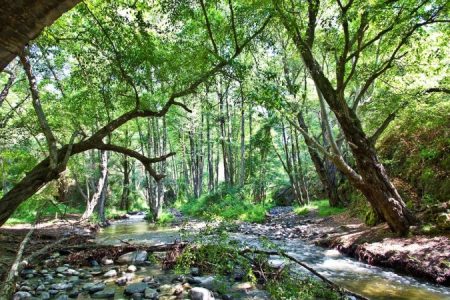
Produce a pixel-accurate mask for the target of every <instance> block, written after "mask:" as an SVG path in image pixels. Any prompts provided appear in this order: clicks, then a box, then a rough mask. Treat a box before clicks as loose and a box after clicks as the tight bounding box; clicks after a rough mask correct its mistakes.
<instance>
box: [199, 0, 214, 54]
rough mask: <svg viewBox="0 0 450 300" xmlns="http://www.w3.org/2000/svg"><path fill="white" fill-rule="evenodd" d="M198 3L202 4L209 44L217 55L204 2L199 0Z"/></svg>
mask: <svg viewBox="0 0 450 300" xmlns="http://www.w3.org/2000/svg"><path fill="white" fill-rule="evenodd" d="M200 5H201V6H202V11H203V16H204V17H205V22H206V29H207V30H208V35H209V39H210V40H211V44H212V45H213V48H214V52H215V54H216V55H217V56H218V55H219V50H218V49H217V45H216V42H215V41H214V36H213V33H212V30H211V24H210V23H209V18H208V13H207V12H206V7H205V3H204V1H203V0H200Z"/></svg>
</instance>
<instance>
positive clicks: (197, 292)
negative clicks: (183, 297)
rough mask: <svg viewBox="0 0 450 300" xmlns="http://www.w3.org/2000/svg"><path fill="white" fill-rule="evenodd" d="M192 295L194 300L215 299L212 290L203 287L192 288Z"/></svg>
mask: <svg viewBox="0 0 450 300" xmlns="http://www.w3.org/2000/svg"><path fill="white" fill-rule="evenodd" d="M190 296H191V299H192V300H213V299H214V297H213V296H212V293H211V291H210V290H208V289H205V288H202V287H195V288H193V289H191V291H190Z"/></svg>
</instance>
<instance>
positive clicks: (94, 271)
mask: <svg viewBox="0 0 450 300" xmlns="http://www.w3.org/2000/svg"><path fill="white" fill-rule="evenodd" d="M102 273H103V271H102V270H101V269H93V270H91V275H92V276H97V275H100V274H102Z"/></svg>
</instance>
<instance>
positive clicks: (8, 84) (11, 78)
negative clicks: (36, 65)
mask: <svg viewBox="0 0 450 300" xmlns="http://www.w3.org/2000/svg"><path fill="white" fill-rule="evenodd" d="M3 72H5V73H8V74H9V78H8V81H7V82H6V84H5V86H4V87H3V90H2V92H1V93H0V107H1V106H2V104H3V101H5V99H6V96H8V93H9V89H10V88H11V87H12V85H13V84H14V80H16V74H14V72H10V71H7V70H3Z"/></svg>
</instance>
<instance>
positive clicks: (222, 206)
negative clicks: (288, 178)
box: [175, 189, 272, 223]
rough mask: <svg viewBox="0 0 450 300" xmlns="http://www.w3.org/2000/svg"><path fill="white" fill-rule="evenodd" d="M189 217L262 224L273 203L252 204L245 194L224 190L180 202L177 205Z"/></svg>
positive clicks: (234, 190)
mask: <svg viewBox="0 0 450 300" xmlns="http://www.w3.org/2000/svg"><path fill="white" fill-rule="evenodd" d="M175 206H176V207H177V208H178V209H180V211H181V212H182V213H184V214H186V215H188V216H193V217H198V218H201V219H205V220H210V221H213V220H216V221H233V220H240V221H246V222H254V223H261V222H263V221H264V219H265V217H266V213H267V211H268V210H269V209H270V208H271V207H272V204H271V203H252V202H251V201H250V200H248V197H247V196H246V195H245V193H243V192H241V191H239V190H236V189H222V190H219V191H217V192H215V193H211V194H207V195H203V196H202V197H200V198H199V199H194V200H185V201H179V202H177V203H176V205H175Z"/></svg>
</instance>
